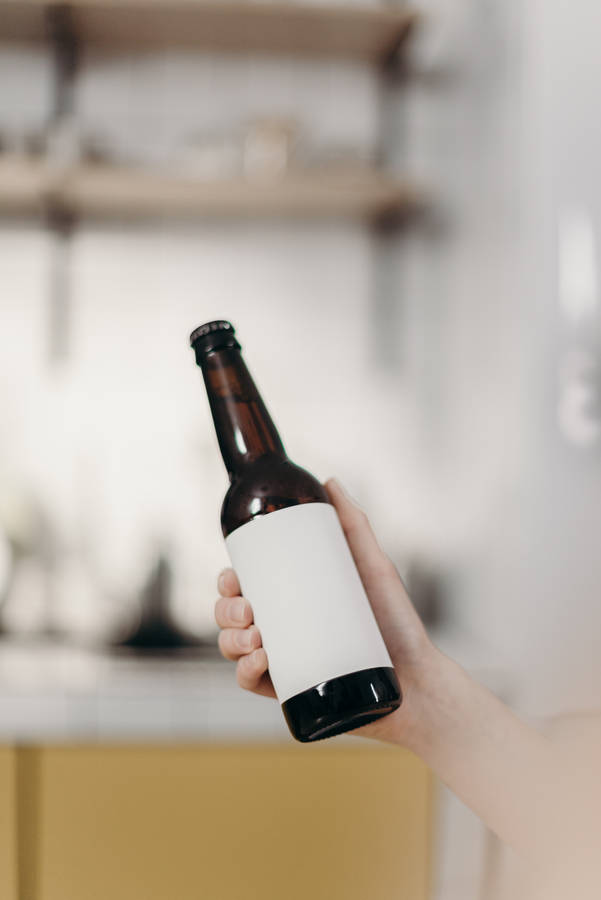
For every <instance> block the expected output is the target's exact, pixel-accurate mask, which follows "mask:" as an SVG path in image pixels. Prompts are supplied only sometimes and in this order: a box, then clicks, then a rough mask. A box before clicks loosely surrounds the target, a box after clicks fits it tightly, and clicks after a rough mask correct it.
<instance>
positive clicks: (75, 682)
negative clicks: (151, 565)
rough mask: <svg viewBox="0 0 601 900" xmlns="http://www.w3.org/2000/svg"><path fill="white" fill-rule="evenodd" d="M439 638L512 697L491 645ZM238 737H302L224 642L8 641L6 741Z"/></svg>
mask: <svg viewBox="0 0 601 900" xmlns="http://www.w3.org/2000/svg"><path fill="white" fill-rule="evenodd" d="M437 643H438V645H439V646H441V649H443V650H444V651H445V652H447V653H448V654H449V655H450V656H452V657H453V658H455V659H457V660H458V661H459V662H461V663H462V664H463V665H464V666H465V667H466V668H468V669H469V671H470V672H471V673H472V674H473V675H474V676H475V677H476V678H477V679H478V680H479V681H481V682H482V683H484V684H485V685H486V686H487V687H490V688H491V689H492V690H493V691H495V692H496V693H497V694H498V695H500V696H501V697H502V699H505V700H507V699H511V697H510V695H511V691H508V687H509V683H508V673H507V672H506V671H505V672H503V671H501V670H499V669H494V668H490V666H488V665H487V664H486V662H485V654H483V653H476V652H475V648H471V649H470V648H469V647H468V648H466V645H465V644H464V642H463V641H459V642H457V641H453V640H452V639H450V638H448V637H447V638H445V639H442V638H439V639H438V640H437ZM341 739H342V740H350V741H356V740H357V739H356V738H352V737H348V736H343V737H342V738H341ZM232 740H240V741H249V740H251V741H252V740H258V741H261V740H278V741H281V740H283V741H290V740H292V738H291V737H290V734H289V732H288V728H287V726H286V723H285V721H284V718H283V716H282V713H281V711H280V708H279V705H278V704H277V703H276V702H275V701H272V700H269V699H267V698H265V697H258V696H256V695H254V694H249V693H248V692H246V691H242V690H241V689H240V688H239V687H238V685H237V683H236V674H235V666H234V664H233V663H229V662H226V661H225V660H222V659H221V657H219V655H218V654H217V652H216V651H212V650H210V649H209V650H208V651H206V652H205V655H204V656H203V655H199V656H198V657H190V656H188V657H173V658H169V657H163V658H156V657H154V658H152V657H151V658H144V657H140V656H132V655H129V654H114V653H107V652H106V651H102V650H98V649H91V648H82V647H78V646H75V645H69V644H63V643H50V642H33V641H32V642H21V641H20V642H13V641H9V640H4V641H0V742H3V743H8V742H15V741H16V742H26V743H27V742H32V743H33V742H36V743H40V742H44V743H48V742H57V743H58V742H70V741H75V742H78V741H81V742H112V741H158V742H160V741H167V742H169V741H178V742H182V741H190V742H194V741H232ZM367 743H368V744H370V743H371V742H367Z"/></svg>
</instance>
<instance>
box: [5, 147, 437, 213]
mask: <svg viewBox="0 0 601 900" xmlns="http://www.w3.org/2000/svg"><path fill="white" fill-rule="evenodd" d="M418 200H419V198H418V196H417V194H416V192H415V191H414V190H412V189H411V187H410V186H409V185H408V184H406V183H405V182H403V181H402V180H400V179H398V178H393V177H392V176H390V175H386V174H384V173H381V172H377V171H370V170H356V171H348V170H346V171H331V172H327V173H326V172H319V173H309V172H305V173H301V172H299V173H295V174H291V175H289V176H286V177H285V178H281V179H273V180H264V179H242V178H240V179H229V180H223V181H210V182H208V181H207V182H205V181H200V180H197V179H191V178H183V177H175V176H167V175H162V174H157V173H155V172H149V171H144V170H138V169H128V168H117V167H113V166H107V165H102V166H100V165H90V164H85V165H80V166H77V167H75V168H73V169H72V170H70V171H69V172H66V173H60V172H57V171H55V170H53V169H51V168H50V167H49V166H48V165H47V164H46V163H44V162H39V161H35V160H33V159H32V160H26V159H21V158H14V157H4V159H1V158H0V212H4V213H12V214H14V213H25V214H27V213H31V212H35V211H43V210H44V208H47V206H48V204H53V205H54V207H57V206H58V207H59V208H62V209H65V210H68V211H70V212H72V213H73V214H75V215H78V216H83V217H92V218H97V219H105V220H113V221H120V220H140V219H144V218H146V217H156V216H167V217H172V218H173V217H174V218H181V217H183V218H186V217H188V218H192V217H196V218H203V217H207V218H237V217H247V218H254V217H259V218H261V217H286V218H338V217H347V218H358V219H374V218H380V217H384V216H394V215H398V214H399V213H402V212H403V211H405V210H407V209H408V208H409V207H411V206H413V205H415V204H416V203H417V202H418Z"/></svg>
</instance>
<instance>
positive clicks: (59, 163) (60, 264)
mask: <svg viewBox="0 0 601 900" xmlns="http://www.w3.org/2000/svg"><path fill="white" fill-rule="evenodd" d="M45 15H46V33H47V35H48V39H49V41H50V43H51V46H52V49H53V59H54V86H53V98H52V110H51V114H50V119H49V122H48V139H47V158H48V162H49V164H50V166H51V167H52V168H53V169H54V171H55V175H56V178H55V180H56V184H57V185H58V186H59V188H58V189H57V190H50V191H49V193H48V194H47V196H46V199H45V207H46V223H47V226H48V228H49V230H50V234H51V236H52V249H51V264H50V265H51V268H50V281H49V297H48V303H49V314H48V359H49V362H50V363H51V364H55V363H58V362H60V361H63V360H65V359H67V358H68V356H69V349H70V346H69V345H70V341H69V337H70V331H71V329H70V322H71V312H72V302H71V278H70V276H71V237H72V234H73V230H74V228H75V224H76V223H75V219H74V217H73V215H72V214H71V213H70V212H69V210H67V209H66V208H65V206H64V203H63V202H62V201H61V195H60V183H61V178H62V177H64V176H65V175H66V172H67V171H68V169H69V166H70V165H71V163H72V161H73V158H74V156H76V154H77V150H78V147H77V146H76V143H77V137H76V134H75V131H74V129H73V127H72V125H73V118H74V112H75V96H74V94H75V77H76V75H77V68H78V63H79V57H80V52H79V41H78V38H77V33H76V29H75V26H74V22H73V12H72V10H71V7H70V6H68V5H67V4H52V5H50V6H48V7H47V9H46V11H45Z"/></svg>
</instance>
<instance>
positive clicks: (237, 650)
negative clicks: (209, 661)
mask: <svg viewBox="0 0 601 900" xmlns="http://www.w3.org/2000/svg"><path fill="white" fill-rule="evenodd" d="M217 643H218V644H219V649H220V651H221V654H222V656H225V658H226V659H233V660H237V659H240V657H241V656H244V655H245V654H246V653H252V651H253V650H257V649H258V648H259V647H260V646H261V635H260V634H259V629H258V628H257V626H256V625H251V626H250V627H249V628H224V629H223V631H221V632H220V633H219V637H218V639H217Z"/></svg>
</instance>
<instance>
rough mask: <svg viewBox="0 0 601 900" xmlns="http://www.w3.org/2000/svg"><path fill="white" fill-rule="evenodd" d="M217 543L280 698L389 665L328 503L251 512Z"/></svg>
mask: <svg viewBox="0 0 601 900" xmlns="http://www.w3.org/2000/svg"><path fill="white" fill-rule="evenodd" d="M225 543H226V546H227V549H228V552H229V555H230V559H231V561H232V565H233V567H234V569H235V570H236V572H237V574H238V578H239V579H240V584H241V586H242V593H243V594H244V596H245V597H246V598H247V600H248V601H249V603H250V604H251V606H252V608H253V611H254V615H255V622H256V624H257V626H258V628H259V630H260V632H261V635H262V637H263V646H264V647H265V650H266V652H267V658H268V660H269V672H270V674H271V678H272V681H273V684H274V687H275V690H276V693H277V695H278V699H279V701H280V703H283V702H284V701H285V700H288V699H290V697H293V696H294V695H295V694H300V693H301V692H302V691H305V690H307V689H308V688H311V687H314V686H315V685H317V684H321V683H322V682H324V681H329V680H330V679H332V678H338V677H339V676H341V675H348V674H350V673H351V672H358V671H360V670H362V669H371V668H376V667H379V666H391V665H392V663H391V661H390V656H389V655H388V651H387V649H386V646H385V644H384V641H383V639H382V636H381V634H380V631H379V629H378V625H377V623H376V620H375V618H374V614H373V612H372V610H371V606H370V603H369V600H368V599H367V595H366V593H365V590H364V588H363V585H362V583H361V579H360V578H359V573H358V572H357V569H356V568H355V563H354V561H353V558H352V556H351V552H350V550H349V547H348V544H347V542H346V538H345V537H344V533H343V531H342V528H341V526H340V523H339V521H338V516H337V515H336V511H335V509H334V507H333V506H331V505H330V504H329V503H301V504H299V505H298V506H289V507H286V509H280V510H278V511H277V512H273V513H269V514H268V515H265V516H257V517H256V518H255V519H252V520H251V521H250V522H247V523H246V525H242V526H241V527H240V528H237V529H236V530H235V531H233V532H232V533H231V534H230V535H229V537H227V538H226V542H225Z"/></svg>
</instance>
